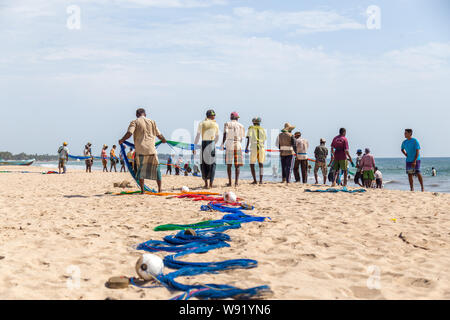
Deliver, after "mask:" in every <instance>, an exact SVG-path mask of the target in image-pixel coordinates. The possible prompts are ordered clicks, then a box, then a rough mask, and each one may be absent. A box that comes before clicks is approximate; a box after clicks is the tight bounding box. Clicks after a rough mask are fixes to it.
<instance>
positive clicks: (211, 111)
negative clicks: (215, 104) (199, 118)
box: [206, 109, 216, 117]
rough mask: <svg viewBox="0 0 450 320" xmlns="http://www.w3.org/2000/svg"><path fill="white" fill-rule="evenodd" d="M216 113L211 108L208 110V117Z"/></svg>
mask: <svg viewBox="0 0 450 320" xmlns="http://www.w3.org/2000/svg"><path fill="white" fill-rule="evenodd" d="M215 115H216V113H215V112H214V110H212V109H209V110H208V111H206V116H207V117H210V116H215Z"/></svg>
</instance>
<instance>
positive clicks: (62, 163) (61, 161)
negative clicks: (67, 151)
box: [59, 159, 66, 167]
mask: <svg viewBox="0 0 450 320" xmlns="http://www.w3.org/2000/svg"><path fill="white" fill-rule="evenodd" d="M65 165H66V159H59V166H61V167H64V166H65Z"/></svg>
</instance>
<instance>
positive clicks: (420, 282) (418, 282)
mask: <svg viewBox="0 0 450 320" xmlns="http://www.w3.org/2000/svg"><path fill="white" fill-rule="evenodd" d="M408 283H409V284H410V285H412V286H415V287H420V288H431V287H433V286H434V283H433V281H431V280H428V279H425V278H415V279H414V278H413V279H411V278H410V279H409V281H408Z"/></svg>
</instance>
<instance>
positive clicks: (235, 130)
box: [221, 112, 245, 187]
mask: <svg viewBox="0 0 450 320" xmlns="http://www.w3.org/2000/svg"><path fill="white" fill-rule="evenodd" d="M238 119H239V115H238V113H237V112H232V113H231V115H230V121H228V122H226V123H225V125H224V130H223V131H224V132H223V141H222V145H221V150H223V147H224V145H225V148H226V151H225V163H226V164H227V173H228V184H227V186H228V187H231V167H232V166H233V163H234V167H235V183H234V184H235V186H237V185H238V181H239V172H240V167H241V166H242V165H243V164H244V162H243V156H242V145H241V142H242V139H244V138H245V128H244V126H243V125H242V124H240V123H239V122H238Z"/></svg>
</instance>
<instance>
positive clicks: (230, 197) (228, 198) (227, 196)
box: [223, 191, 237, 203]
mask: <svg viewBox="0 0 450 320" xmlns="http://www.w3.org/2000/svg"><path fill="white" fill-rule="evenodd" d="M223 200H224V201H225V202H231V203H233V202H236V200H237V196H236V195H235V194H234V192H233V191H229V192H225V193H224V194H223Z"/></svg>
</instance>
